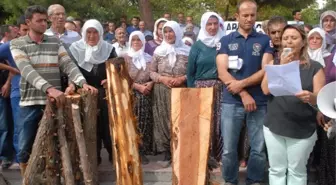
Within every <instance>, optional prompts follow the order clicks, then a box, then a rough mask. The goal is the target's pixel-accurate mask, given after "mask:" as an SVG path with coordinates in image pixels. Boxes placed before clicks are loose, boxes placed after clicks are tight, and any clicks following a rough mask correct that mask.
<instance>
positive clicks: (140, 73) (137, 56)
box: [125, 31, 154, 164]
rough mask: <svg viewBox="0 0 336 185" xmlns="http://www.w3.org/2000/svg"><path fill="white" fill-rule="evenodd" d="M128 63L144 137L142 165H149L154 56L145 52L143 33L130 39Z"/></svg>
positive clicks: (135, 109)
mask: <svg viewBox="0 0 336 185" xmlns="http://www.w3.org/2000/svg"><path fill="white" fill-rule="evenodd" d="M129 43H130V48H129V49H128V53H127V57H125V59H126V63H127V66H128V72H129V74H130V77H131V78H132V80H133V85H132V88H133V91H134V97H135V104H134V113H135V115H136V118H137V122H138V128H139V132H140V135H141V136H142V146H141V147H140V155H141V159H142V164H147V163H149V160H148V159H147V158H146V157H145V154H151V153H152V149H153V143H152V138H153V113H152V97H151V92H152V89H153V85H154V82H153V81H152V80H151V79H150V76H149V72H150V71H149V69H150V64H151V63H150V62H151V60H152V56H150V55H149V54H147V53H145V52H144V49H145V43H146V41H145V36H144V34H143V33H142V32H141V31H134V32H132V34H131V35H130V38H129Z"/></svg>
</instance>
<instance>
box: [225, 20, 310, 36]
mask: <svg viewBox="0 0 336 185" xmlns="http://www.w3.org/2000/svg"><path fill="white" fill-rule="evenodd" d="M261 24H262V21H256V23H255V25H254V28H255V29H257V28H261ZM287 24H300V25H303V24H304V22H296V21H288V22H287ZM224 28H225V30H226V35H228V34H230V33H231V32H233V31H236V29H238V22H237V21H225V22H224Z"/></svg>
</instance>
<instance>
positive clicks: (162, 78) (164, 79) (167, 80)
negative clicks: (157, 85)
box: [159, 76, 173, 88]
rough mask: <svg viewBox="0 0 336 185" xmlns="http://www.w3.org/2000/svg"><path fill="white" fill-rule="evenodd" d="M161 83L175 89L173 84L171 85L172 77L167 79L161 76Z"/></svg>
mask: <svg viewBox="0 0 336 185" xmlns="http://www.w3.org/2000/svg"><path fill="white" fill-rule="evenodd" d="M159 82H161V83H163V84H164V85H165V86H167V87H169V88H172V87H173V84H172V83H171V82H172V78H170V77H167V76H161V77H160V78H159Z"/></svg>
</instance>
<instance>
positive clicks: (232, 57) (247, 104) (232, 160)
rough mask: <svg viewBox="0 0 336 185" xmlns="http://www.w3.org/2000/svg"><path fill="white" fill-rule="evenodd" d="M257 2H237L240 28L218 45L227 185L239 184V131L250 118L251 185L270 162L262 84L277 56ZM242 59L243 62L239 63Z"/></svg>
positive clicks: (255, 182)
mask: <svg viewBox="0 0 336 185" xmlns="http://www.w3.org/2000/svg"><path fill="white" fill-rule="evenodd" d="M256 14H257V4H256V2H255V1H253V0H243V1H241V2H240V3H239V4H238V5H237V12H236V19H237V21H238V24H239V28H238V30H237V31H235V32H233V33H231V34H229V35H227V36H225V37H223V38H222V39H221V40H220V43H218V45H217V51H218V54H217V58H216V63H217V68H218V77H219V78H220V80H221V81H222V82H223V83H224V84H225V86H224V88H223V100H222V102H223V103H222V112H221V128H222V136H223V140H224V150H223V155H222V160H223V170H222V172H223V178H224V180H225V182H226V185H234V184H238V171H239V163H238V153H237V146H238V141H239V135H240V131H241V128H242V126H243V123H244V120H246V125H247V131H248V138H249V141H250V142H249V143H250V147H251V151H250V156H249V161H248V164H247V179H246V181H247V182H246V184H247V185H259V184H260V182H262V181H263V179H264V170H265V166H266V155H265V141H264V135H263V121H264V115H265V113H266V102H267V99H266V96H265V95H264V94H263V93H262V90H261V87H260V84H261V80H262V78H263V75H264V70H263V66H264V65H265V64H266V63H268V62H269V61H271V60H272V59H273V56H272V54H273V48H272V45H271V41H270V39H269V37H268V36H267V35H264V34H261V33H257V32H256V31H255V30H254V29H253V26H254V24H255V21H256ZM239 63H242V66H241V67H240V66H239Z"/></svg>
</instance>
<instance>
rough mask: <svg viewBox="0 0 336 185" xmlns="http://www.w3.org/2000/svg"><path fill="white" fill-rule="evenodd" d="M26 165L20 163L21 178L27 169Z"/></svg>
mask: <svg viewBox="0 0 336 185" xmlns="http://www.w3.org/2000/svg"><path fill="white" fill-rule="evenodd" d="M27 165H28V164H27V163H20V171H21V176H22V177H23V176H24V174H25V172H26V168H27Z"/></svg>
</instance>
